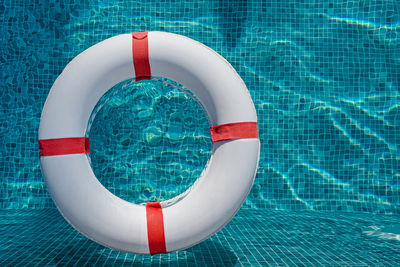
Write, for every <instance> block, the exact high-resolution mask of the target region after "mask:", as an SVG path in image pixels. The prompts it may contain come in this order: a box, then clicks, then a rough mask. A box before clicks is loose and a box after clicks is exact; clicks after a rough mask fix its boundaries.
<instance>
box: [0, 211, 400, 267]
mask: <svg viewBox="0 0 400 267" xmlns="http://www.w3.org/2000/svg"><path fill="white" fill-rule="evenodd" d="M266 229H268V230H267V231H266ZM0 233H1V235H0V242H1V244H2V246H1V247H0V265H1V266H33V265H35V266H36V265H38V266H48V265H50V266H52V265H61V266H70V265H77V266H83V265H85V266H86V265H88V266H94V265H95V266H98V265H102V266H136V265H146V266H147V265H151V266H153V265H154V266H159V265H162V266H193V265H197V266H287V265H289V266H398V265H399V264H400V246H399V242H400V220H399V218H398V216H388V215H371V216H365V213H345V212H340V213H332V212H329V213H324V212H316V211H273V210H266V209H264V210H250V209H242V210H241V211H239V213H238V215H237V216H236V217H235V218H234V219H233V220H232V221H231V222H230V223H229V224H228V225H227V226H226V227H225V228H224V229H222V230H221V231H220V232H218V233H217V234H216V235H214V236H212V237H211V238H210V239H208V240H207V241H205V242H202V243H200V244H198V245H196V246H194V247H192V248H189V249H186V250H182V251H178V252H171V253H168V254H162V255H154V256H150V255H135V254H130V253H123V252H119V251H116V250H112V249H109V248H106V247H103V246H101V245H98V244H96V243H95V242H93V241H91V240H89V239H87V238H86V237H84V236H83V235H81V234H79V233H78V232H77V231H75V230H73V229H72V227H71V226H70V225H69V224H68V223H67V222H66V221H65V220H64V219H63V218H62V216H61V215H60V214H59V212H58V211H57V210H56V209H13V210H4V209H3V210H0Z"/></svg>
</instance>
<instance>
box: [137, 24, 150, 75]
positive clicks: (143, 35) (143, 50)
mask: <svg viewBox="0 0 400 267" xmlns="http://www.w3.org/2000/svg"><path fill="white" fill-rule="evenodd" d="M132 56H133V66H134V67H135V75H136V81H140V80H149V79H150V76H151V70H150V63H149V43H148V38H147V32H133V33H132Z"/></svg>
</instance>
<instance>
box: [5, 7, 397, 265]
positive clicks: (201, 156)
mask: <svg viewBox="0 0 400 267" xmlns="http://www.w3.org/2000/svg"><path fill="white" fill-rule="evenodd" d="M0 20H1V25H2V26H0V29H1V35H2V38H1V40H0V42H1V43H0V50H1V54H0V62H1V69H2V79H1V83H0V86H1V88H0V89H1V90H0V99H1V103H0V117H1V118H2V119H1V120H0V133H1V135H0V136H1V137H0V144H1V149H0V153H1V154H0V155H1V157H0V175H1V177H2V181H1V183H0V207H1V208H2V212H4V213H6V214H10V216H5V217H4V216H3V215H2V216H3V217H2V219H1V220H0V222H1V227H0V231H1V233H2V236H4V235H3V234H5V233H10V234H9V235H7V239H8V240H9V242H11V243H9V244H8V243H7V244H8V245H7V246H6V247H3V246H1V248H0V249H1V253H3V252H4V253H3V254H1V253H0V256H1V255H4V257H2V258H3V259H7V262H8V263H9V264H13V263H15V258H13V257H12V255H23V256H24V257H25V256H28V255H27V254H24V253H22V251H21V248H23V247H29V246H31V247H35V246H36V245H35V244H37V243H35V242H36V241H35V240H34V238H33V237H34V236H35V235H36V234H37V233H38V232H40V231H42V229H40V231H39V229H36V228H35V229H33V228H27V229H28V230H26V231H25V232H24V233H25V234H23V233H21V235H20V237H21V238H19V236H18V235H13V234H12V233H14V232H18V231H20V228H18V227H19V226H23V219H21V218H25V217H24V216H28V217H29V216H33V217H35V216H37V217H38V220H37V221H35V220H33V221H31V223H33V224H35V223H36V224H37V223H40V222H41V221H40V218H39V217H45V218H52V219H53V220H56V221H57V225H58V224H59V225H61V226H60V227H62V229H66V230H65V231H64V230H63V231H64V232H62V233H61V234H60V235H61V236H59V237H56V235H52V232H44V233H43V238H45V239H46V240H47V239H48V240H52V241H51V242H53V243H54V244H55V249H56V250H57V249H61V250H62V249H63V247H62V246H63V245H62V242H59V243H57V241H55V239H54V238H59V240H62V241H63V242H64V241H65V240H68V236H70V235H74V236H73V237H71V238H72V239H71V240H76V238H78V237H75V235H76V232H73V230H72V228H67V227H68V226H67V225H66V224H62V223H63V222H62V221H61V219H60V217H59V215H57V213H56V212H55V211H54V204H53V202H52V200H51V198H50V196H49V194H48V192H47V189H46V186H45V184H44V182H43V178H42V175H41V173H40V166H39V160H38V144H37V134H38V127H39V120H40V113H41V109H42V107H43V104H44V101H45V99H46V97H47V94H48V92H49V89H50V87H51V85H52V84H53V82H54V80H55V79H56V78H57V76H58V75H59V74H60V73H61V71H62V70H63V68H64V67H65V66H66V64H67V63H68V62H69V61H70V60H71V59H72V58H73V57H75V56H76V55H77V54H79V53H80V52H82V51H83V50H85V49H86V48H88V47H90V46H92V45H94V44H95V43H97V42H99V41H101V40H104V39H106V38H109V37H111V36H114V35H117V34H121V33H129V32H134V31H145V30H148V31H151V30H160V31H168V32H173V33H177V34H182V35H185V36H188V37H190V38H193V39H195V40H198V41H200V42H202V43H204V44H205V45H207V46H209V47H211V48H213V49H214V50H215V51H217V52H218V53H220V54H221V55H222V56H224V57H225V58H226V59H227V60H228V61H229V62H230V63H231V64H232V65H233V67H234V68H235V69H236V70H237V71H238V73H239V74H240V76H241V77H242V78H243V80H244V81H245V83H246V85H247V87H248V88H249V91H250V94H251V96H252V98H253V101H254V104H255V107H256V110H257V114H258V120H259V130H260V140H261V155H260V163H259V169H258V172H257V176H256V179H255V183H254V186H253V189H252V191H251V193H250V195H249V197H248V198H247V200H246V202H245V204H244V206H243V209H244V211H241V212H243V214H244V215H241V216H242V217H240V218H238V219H236V220H237V221H236V222H235V223H234V224H229V225H228V228H227V229H228V230H224V231H225V232H223V233H222V234H220V235H216V236H215V237H214V239H213V240H212V241H210V242H211V243H210V242H209V243H207V244H206V245H204V244H203V245H201V244H200V245H199V246H200V247H196V248H194V249H192V250H187V251H184V252H179V253H177V254H171V255H172V256H171V255H170V257H189V258H190V257H191V258H190V259H193V260H194V261H195V263H198V264H201V263H203V264H211V265H212V263H214V265H218V264H220V265H221V264H225V265H240V264H242V265H246V264H252V265H255V264H261V265H264V264H267V263H269V264H272V265H284V264H288V265H294V264H303V265H313V264H314V265H321V264H328V265H329V263H334V262H336V263H337V264H338V265H343V264H348V265H356V264H357V263H359V264H360V265H374V264H378V262H379V261H381V262H383V263H386V264H387V265H396V263H397V264H398V259H399V258H400V257H399V255H400V252H399V249H398V247H399V244H398V240H397V239H396V238H397V237H398V233H397V232H396V230H393V229H396V227H394V228H390V229H391V230H388V232H387V233H386V235H385V236H392V237H393V236H394V237H395V238H394V239H383V238H380V237H379V235H380V232H379V231H380V230H379V229H383V228H384V225H385V224H388V223H389V222H388V221H390V223H391V224H396V223H399V219H398V218H399V217H398V216H399V214H400V108H399V107H400V106H399V103H400V96H399V92H400V90H399V88H400V87H399V86H400V5H399V3H398V1H396V0H379V1H378V0H368V1H367V0H365V1H344V0H343V1H340V0H335V1H333V0H331V1H330V0H328V1H322V0H311V1H300V0H296V1H276V0H274V1H209V0H207V1H185V2H183V1H182V2H181V1H161V2H158V1H146V2H142V1H100V0H85V1H79V2H78V1H76V0H70V1H63V2H58V1H31V2H27V1H22V0H19V1H3V2H1V3H0ZM181 90H184V88H182V87H181V86H180V85H179V84H175V83H174V82H171V81H166V80H160V79H156V80H152V81H142V82H139V83H133V82H132V81H126V82H123V83H121V84H119V85H116V86H115V87H114V88H113V89H112V90H111V91H110V92H109V93H108V94H107V95H105V96H104V97H103V98H102V100H101V103H99V105H98V107H101V108H99V109H98V110H97V111H96V112H95V113H94V114H93V115H96V116H93V120H92V122H91V123H90V131H88V135H89V137H90V147H91V154H90V157H91V161H92V167H93V169H94V172H95V174H96V175H97V177H98V178H99V180H100V182H101V183H103V184H104V185H105V186H106V187H107V188H108V189H109V190H110V191H112V192H113V193H115V194H116V195H118V196H120V197H122V198H124V199H126V200H128V201H132V202H135V203H141V202H146V201H153V200H165V199H168V198H171V197H173V196H176V195H178V194H179V193H181V192H183V191H184V190H185V189H186V188H188V187H190V185H191V184H192V183H193V182H194V181H195V180H196V178H197V177H198V176H199V174H200V173H201V171H202V169H203V167H204V165H205V163H206V162H207V160H208V158H209V156H210V147H211V140H210V135H209V129H208V127H209V126H208V124H207V119H206V117H205V114H204V113H203V112H202V110H201V107H200V106H199V105H198V104H197V103H196V101H195V100H193V99H192V98H191V97H190V96H188V95H187V94H185V93H184V92H182V91H181ZM107 99H108V100H107ZM328 211H329V212H331V213H326V214H325V213H321V212H328ZM280 212H281V213H280ZM291 212H292V213H291ZM349 212H350V213H349ZM4 213H2V214H4ZM270 213H273V214H274V216H272V217H271V218H270V219H271V220H277V221H279V217H280V215H279V214H282V216H284V218H286V217H285V216H289V215H288V214H292V215H293V216H294V217H291V218H293V219H292V220H291V221H292V222H293V224H294V225H292V226H290V227H289V226H287V225H286V226H285V225H283V226H282V227H280V226H276V229H280V230H281V231H285V232H286V233H289V234H287V235H279V234H278V233H279V231H278V230H276V231H278V232H269V231H268V229H267V228H265V227H264V226H263V225H265V224H267V223H268V222H269V221H268V220H267V218H269V216H270ZM20 214H25V215H23V216H22V215H21V216H22V217H20ZM35 214H36V215H35ZM46 214H47V215H46ZM329 214H330V215H329ZM337 214H338V215H337ZM350 214H352V215H350ZM365 214H368V215H365ZM376 214H381V215H380V216H381V217H380V216H378V215H376ZM372 215H373V216H378V217H376V218H377V219H376V220H375V219H372V217H371V219H370V220H368V218H369V217H368V216H372ZM308 216H311V217H308ZM313 216H314V217H313ZM366 216H367V217H366ZM6 217H7V218H6ZM325 217H329V218H331V220H332V221H329V222H327V224H328V225H330V226H329V227H328V228H326V229H328V230H329V231H330V232H331V233H332V236H335V233H342V232H341V231H342V230H343V229H345V228H346V227H348V226H349V225H351V224H352V223H354V224H356V225H357V222H359V220H362V219H365V221H363V223H361V225H360V227H358V228H357V227H355V228H350V229H351V230H349V231H347V230H346V231H347V232H346V234H339V235H338V236H337V238H336V239H335V238H333V237H332V236H331V237H332V238H333V239H329V238H328V239H327V240H329V242H334V243H335V244H336V245H335V246H332V243H329V242H328V241H326V242H328V243H324V241H323V240H320V239H318V240H319V241H320V242H313V241H312V240H315V239H316V238H317V237H318V236H321V235H322V234H323V233H325V232H324V229H323V228H317V229H318V230H316V231H315V232H313V234H310V235H307V236H304V240H305V241H303V243H302V241H301V240H302V239H301V236H302V235H303V233H309V232H310V229H309V227H307V225H314V226H315V225H317V224H316V223H315V222H320V221H321V220H322V219H323V218H325ZM339 217H340V218H345V219H343V220H342V219H340V218H339ZM246 218H248V219H249V220H255V221H256V222H257V223H254V224H252V225H247V222H246ZM309 218H312V220H311V221H313V222H314V223H315V224H312V223H311V224H310V219H309ZM321 218H322V219H321ZM344 220H347V223H344ZM296 223H298V225H299V227H298V228H296V225H295V224H296ZM330 223H331V224H330ZM342 223H343V224H342ZM12 225H14V226H15V227H16V228H13V230H8V229H11V228H10V227H11V226H12ZM229 227H230V228H229ZM246 227H247V228H246ZM260 227H261V228H263V227H264V228H263V229H264V231H256V229H258V228H260ZM315 227H316V226H315ZM368 227H370V228H368ZM67 229H68V230H67ZM235 229H236V230H235ZM237 229H240V231H239V230H237ZM246 229H247V230H246ZM274 229H275V228H274ZM365 229H367V230H365ZM377 229H378V230H377ZM13 231H14V232H13ZM35 231H36V232H35ZM54 231H56V230H54ZM365 231H366V232H370V233H375V234H372V236H371V235H368V234H367V233H364V232H365ZM374 231H375V232H374ZM274 233H275V234H276V235H275V234H274ZM291 233H293V235H295V236H296V237H297V238H295V239H294V241H296V242H298V244H301V245H304V246H306V247H307V246H308V248H309V249H308V250H304V251H302V250H301V249H302V248H301V249H300V248H299V247H298V246H296V245H293V244H294V243H293V244H292V243H290V244H289V243H287V242H286V240H287V238H288V236H291ZM384 233H385V232H384ZM232 235H233V236H232ZM328 236H329V235H328ZM24 237H26V239H25V240H24ZM228 237H229V238H228ZM250 237H252V238H250ZM356 237H357V238H356ZM52 238H53V239H52ZM63 238H64V239H63ZM80 238H81V237H80ZM82 238H83V237H82ZM223 238H225V239H223ZM358 238H359V239H358ZM250 239H251V240H250ZM23 240H24V241H23ZM71 240H69V241H71ZM84 240H86V239H84ZM260 240H265V242H264V241H262V242H261V241H260ZM360 240H361V241H360ZM359 241H360V242H361V243H362V244H363V247H360V246H358V245H357V242H358V243H359ZM24 242H25V243H24ZM26 242H28V243H26ZM29 242H31V243H29ZM304 242H305V243H304ZM396 242H397V243H396ZM322 244H324V247H325V248H326V249H325V250H328V249H329V248H331V250H329V251H328V252H329V253H331V254H329V253H328V252H327V254H326V255H328V254H329V255H335V254H336V255H337V253H336V252H335V249H337V250H338V251H342V250H340V249H341V246H345V245H346V244H348V245H349V246H350V247H354V248H357V249H354V250H353V251H351V250H350V251H342V256H343V258H342V260H343V261H341V260H340V259H338V258H336V257H334V256H326V257H325V258H324V257H323V259H322V260H320V261H318V260H317V259H318V251H317V247H318V246H322ZM46 245H48V244H47V243H46ZM79 246H80V247H79V249H78V248H76V247H75V248H70V249H72V250H73V252H71V253H72V254H68V255H67V256H66V257H72V258H73V259H75V260H76V258H74V257H75V256H73V255H75V253H77V252H79V253H83V252H82V251H90V250H91V249H94V250H95V251H100V250H102V249H103V248H102V247H96V248H94V247H93V246H96V245H95V244H94V243H90V242H89V243H88V242H86V241H85V242H83V241H80V243H79ZM214 246H217V248H216V249H210V248H211V247H214ZM221 246H224V247H226V248H227V249H221V248H220V247H221ZM246 246H247V247H249V250H243V251H240V249H239V248H240V247H246ZM368 247H369V248H368ZM7 248H9V249H8V250H7ZM250 248H251V249H250ZM74 249H75V250H74ZM80 249H82V250H80ZM369 249H370V250H369ZM66 250H67V251H70V250H68V249H66ZM207 250H209V252H208V253H209V254H205V253H206V251H207ZM220 250H223V251H227V252H226V253H228V254H229V255H234V256H232V257H233V258H234V259H236V260H232V261H231V262H230V263H227V262H225V261H222V262H221V257H222V256H221V254H219V252H218V251H220ZM375 250H376V251H380V252H379V253H380V255H381V256H379V255H377V254H373V255H372V256H371V255H370V256H366V254H365V253H367V252H371V253H373V252H374V251H375ZM196 251H200V252H201V253H200V252H196ZM249 251H251V252H249ZM273 251H275V252H274V253H275V254H274V253H273ZM279 251H281V252H279ZM299 251H300V252H301V253H300V252H299ZM313 251H314V252H315V253H312V252H313ZM60 253H62V252H60ZM88 253H89V252H88ZM102 253H108V254H107V257H108V259H114V260H115V261H114V264H117V265H118V264H119V263H121V262H120V260H119V259H120V258H119V257H120V254H118V255H116V254H115V253H114V252H112V251H110V250H105V251H103V252H102ZM191 253H192V254H191ZM257 253H258V254H260V255H262V257H261V258H260V257H259V256H255V255H258V254H257ZM299 253H300V254H301V255H303V256H302V257H300V256H296V255H300V254H299ZM307 253H308V254H309V255H308V256H307ZM377 253H378V252H377ZM83 254H85V253H83ZM249 254H251V255H253V256H249ZM267 254H268V255H275V256H273V257H272V256H271V257H267V256H265V255H267ZM322 254H323V253H322ZM85 255H87V256H88V257H89V254H85ZM99 255H103V256H104V254H101V253H100V254H99ZM99 255H97V254H96V255H95V256H94V255H93V254H92V256H90V257H91V258H89V259H88V263H89V264H90V263H91V264H93V263H94V262H96V261H97V260H98V261H99V262H103V261H102V259H103V258H101V257H100V256H99ZM127 255H128V254H124V255H123V257H125V259H128V261H127V262H125V263H127V264H135V263H143V264H146V263H148V262H147V261H146V260H149V259H151V258H146V257H144V258H138V259H142V261H139V262H137V261H135V260H134V259H133V258H132V257H131V256H129V255H128V256H127ZM182 255H186V256H182ZM190 255H192V256H190ZM284 255H289V256H286V257H285V256H284ZM351 256H354V257H356V259H357V260H356V261H352V260H351ZM21 257H22V256H21ZM121 257H122V256H121ZM157 257H158V256H157ZM160 257H161V256H160ZM162 257H167V256H162ZM200 258H203V259H204V258H213V259H214V261H212V260H210V261H207V262H204V261H201V260H199V259H200ZM278 258H280V259H283V263H282V261H279V260H276V259H278ZM94 259H95V260H94ZM135 259H136V258H135ZM153 259H154V258H153ZM157 259H158V258H157ZM159 259H160V260H163V261H165V260H166V258H159ZM186 259H187V258H186ZM296 259H297V260H296ZM9 260H11V261H9ZM103 260H104V259H103ZM396 261H397V262H396ZM2 262H3V261H0V263H2ZM39 262H40V263H48V264H51V262H54V259H53V260H52V259H51V258H50V256H48V257H46V256H44V255H42V257H41V258H40V257H39V258H38V263H39ZM74 262H75V261H74ZM176 262H178V263H180V261H179V260H177V259H175V260H171V262H170V263H171V265H173V264H172V263H176ZM3 263H5V261H4V262H3ZM181 263H182V264H184V265H185V264H187V265H189V264H191V263H192V262H191V261H181ZM341 263H342V264H341ZM106 265H112V264H111V263H109V262H108V263H106Z"/></svg>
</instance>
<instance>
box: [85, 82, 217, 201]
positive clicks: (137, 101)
mask: <svg viewBox="0 0 400 267" xmlns="http://www.w3.org/2000/svg"><path fill="white" fill-rule="evenodd" d="M185 91H186V93H185ZM87 136H88V137H89V141H90V155H89V157H90V159H91V165H92V168H93V171H94V173H95V175H96V177H97V179H98V180H99V181H100V182H101V183H102V184H103V185H104V186H105V187H106V188H107V189H108V190H110V191H111V192H112V193H113V194H115V195H117V196H118V197H120V198H122V199H124V200H127V201H130V202H132V203H137V204H139V203H144V202H153V201H164V200H168V199H171V198H173V197H175V196H177V195H179V194H181V193H183V192H184V191H186V190H187V189H188V188H189V187H190V186H191V185H192V184H193V183H194V182H195V180H196V179H197V178H198V177H199V176H200V174H201V172H202V170H203V168H204V167H205V165H206V163H207V160H208V159H209V157H210V151H211V139H210V133H209V124H208V121H207V117H206V114H205V113H204V111H203V109H202V108H201V106H200V105H199V103H198V102H197V101H196V100H195V98H193V96H190V95H189V94H188V93H187V90H186V89H185V88H184V87H183V86H181V85H179V84H177V83H175V82H172V81H169V80H166V79H156V80H154V79H153V80H148V81H140V82H134V81H132V80H130V81H125V82H122V83H120V84H117V85H116V86H114V87H113V88H111V89H110V90H109V91H108V92H107V93H106V94H105V95H104V96H103V97H102V98H101V99H100V101H99V102H98V103H97V105H96V107H95V108H94V110H93V112H92V115H91V118H90V120H89V124H88V131H87Z"/></svg>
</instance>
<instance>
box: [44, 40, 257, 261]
mask: <svg viewBox="0 0 400 267" xmlns="http://www.w3.org/2000/svg"><path fill="white" fill-rule="evenodd" d="M151 76H159V77H164V78H168V79H171V80H174V81H176V82H178V83H180V84H182V85H184V86H185V87H186V88H187V89H189V90H190V91H191V92H192V93H193V94H194V95H195V96H196V97H197V98H198V100H199V102H200V104H201V105H202V107H203V109H204V110H205V112H206V114H207V117H208V119H209V123H210V125H211V130H210V131H211V138H212V141H213V146H212V155H211V158H210V159H209V161H208V163H207V165H206V167H205V169H204V171H203V173H202V174H201V176H200V178H198V179H197V181H196V182H195V184H194V185H193V186H192V187H191V188H190V189H188V190H187V191H186V192H185V193H183V194H181V195H179V196H178V197H176V198H174V199H171V200H167V201H164V202H153V203H147V204H146V205H138V204H133V203H130V202H127V201H125V200H122V199H120V198H119V197H117V196H115V195H113V194H112V193H111V192H110V191H108V190H107V189H106V188H105V187H104V186H103V185H102V184H101V183H100V182H99V181H98V180H97V178H96V177H95V175H94V173H93V171H92V168H91V166H90V162H89V158H88V154H87V153H89V145H88V144H89V140H88V138H86V137H85V134H86V129H87V125H88V120H89V117H90V115H91V112H92V110H93V108H94V107H95V105H96V103H97V102H98V100H99V99H100V97H101V96H102V95H103V94H104V93H105V92H106V91H107V90H109V89H110V88H111V87H113V86H114V85H115V84H117V83H119V82H121V81H124V80H127V79H131V78H133V77H136V80H142V79H150V77H151ZM259 149H260V141H259V138H258V129H257V115H256V111H255V108H254V104H253V102H252V100H251V97H250V94H249V92H248V90H247V87H246V85H245V84H244V82H243V81H242V79H241V78H240V77H239V75H238V74H237V73H236V71H235V70H234V69H233V67H232V66H231V65H230V64H229V63H228V62H227V61H226V60H225V59H224V58H222V57H221V56H220V55H218V54H217V53H216V52H214V51H213V50H212V49H210V48H208V47H206V46H204V45H202V44H201V43H199V42H196V41H194V40H192V39H189V38H187V37H183V36H180V35H176V34H171V33H165V32H142V33H132V34H122V35H118V36H115V37H112V38H109V39H107V40H105V41H102V42H100V43H98V44H96V45H94V46H92V47H90V48H89V49H87V50H85V51H84V52H82V53H81V54H79V55H78V56H77V57H76V58H74V59H73V60H72V61H71V62H70V63H69V64H68V65H67V66H66V67H65V69H64V71H63V72H62V73H61V74H60V76H59V77H58V78H57V79H56V81H55V82H54V85H53V86H52V88H51V90H50V93H49V95H48V97H47V100H46V102H45V104H44V107H43V111H42V116H41V121H40V128H39V156H40V164H41V169H42V173H43V177H44V179H45V181H46V184H47V187H48V190H49V192H50V194H51V196H52V198H53V200H54V202H55V204H56V206H57V208H58V209H59V211H60V212H61V214H62V215H63V216H64V218H65V219H66V220H67V221H68V222H69V223H70V224H71V225H72V226H73V227H74V228H75V229H76V230H78V231H79V232H80V233H82V234H84V235H85V236H87V237H88V238H90V239H92V240H94V241H96V242H98V243H100V244H102V245H105V246H107V247H110V248H114V249H118V250H121V251H126V252H134V253H138V254H148V253H150V254H156V253H167V252H172V251H176V250H181V249H185V248H188V247H190V246H193V245H195V244H197V243H199V242H201V241H203V240H205V239H206V238H208V237H210V236H211V235H213V234H214V233H216V232H217V231H218V230H220V229H221V228H222V227H224V226H225V225H226V224H227V223H228V222H229V221H230V219H231V218H232V217H233V216H234V215H235V214H236V212H237V211H238V210H239V208H240V207H241V205H242V204H243V202H244V200H245V199H246V197H247V195H248V193H249V191H250V189H251V187H252V184H253V181H254V176H255V173H256V169H257V165H258V159H259Z"/></svg>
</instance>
